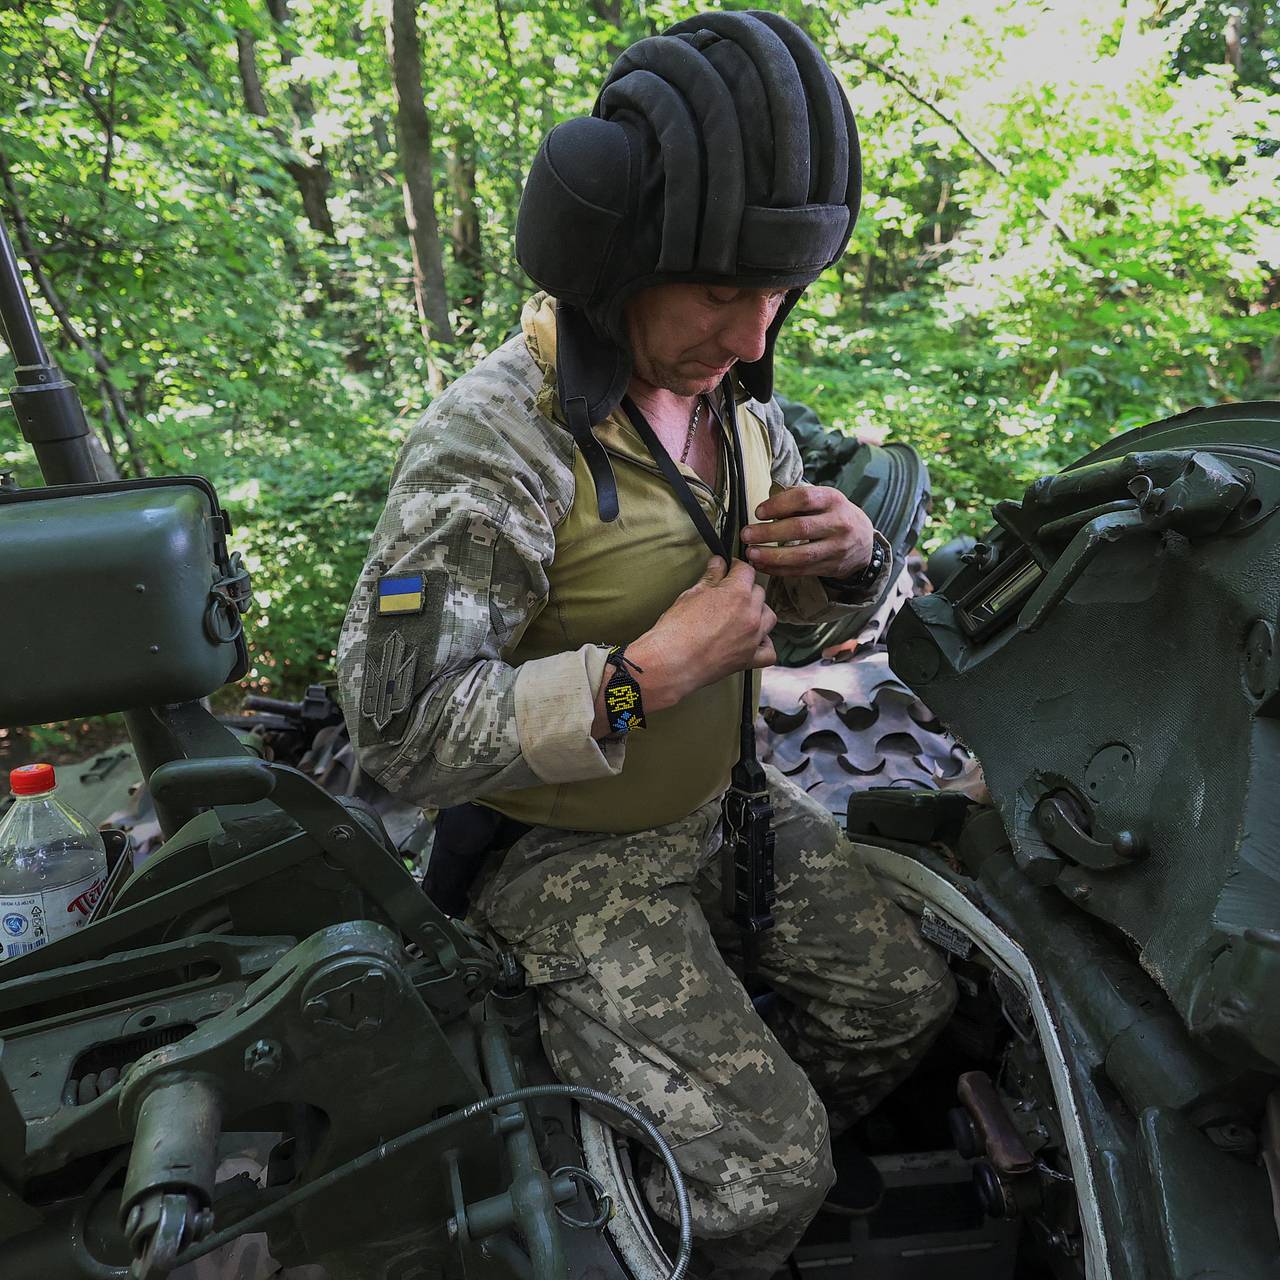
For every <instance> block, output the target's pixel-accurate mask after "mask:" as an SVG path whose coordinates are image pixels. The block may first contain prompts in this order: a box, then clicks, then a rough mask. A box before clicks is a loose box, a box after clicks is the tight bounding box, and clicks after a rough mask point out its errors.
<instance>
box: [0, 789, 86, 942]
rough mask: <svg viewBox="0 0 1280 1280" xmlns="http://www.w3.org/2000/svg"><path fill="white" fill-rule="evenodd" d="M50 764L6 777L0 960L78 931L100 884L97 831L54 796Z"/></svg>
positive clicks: (0, 834) (0, 847)
mask: <svg viewBox="0 0 1280 1280" xmlns="http://www.w3.org/2000/svg"><path fill="white" fill-rule="evenodd" d="M57 785H58V780H57V778H56V776H55V775H54V772H53V765H51V764H28V765H23V766H22V768H20V769H12V770H10V772H9V786H10V788H11V789H12V791H13V795H14V801H13V804H12V806H11V807H10V809H9V812H8V813H6V814H5V815H4V819H3V821H0V960H12V959H14V958H15V957H16V956H22V955H26V954H27V952H28V951H34V950H36V948H37V947H43V946H45V945H46V943H50V942H54V941H55V940H56V939H58V938H61V937H62V936H63V935H64V934H68V933H70V932H71V931H72V930H73V929H78V928H80V926H81V925H82V924H84V922H85V921H86V920H87V919H88V918H89V912H90V911H92V910H93V905H94V903H96V902H97V901H98V899H99V898H100V897H101V896H102V890H103V887H104V886H105V885H106V881H107V850H106V846H105V845H104V844H103V842H102V837H101V836H100V835H99V834H98V831H97V829H96V828H95V827H94V826H93V824H92V823H90V822H89V821H88V819H87V818H83V817H81V815H80V814H78V813H77V812H76V811H75V810H74V809H72V808H71V807H70V806H68V805H65V804H63V803H62V801H61V800H59V799H58V798H57V797H56V796H55V795H54V791H55V790H56V788H57Z"/></svg>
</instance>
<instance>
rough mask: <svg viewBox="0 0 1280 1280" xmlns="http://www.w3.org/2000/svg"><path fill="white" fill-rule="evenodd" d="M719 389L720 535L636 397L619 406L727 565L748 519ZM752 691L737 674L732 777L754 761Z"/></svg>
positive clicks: (746, 675)
mask: <svg viewBox="0 0 1280 1280" xmlns="http://www.w3.org/2000/svg"><path fill="white" fill-rule="evenodd" d="M720 387H721V400H722V412H723V414H724V415H727V417H728V419H729V426H730V438H731V440H732V442H733V448H732V449H731V451H730V452H731V454H732V456H731V458H730V467H729V476H728V480H729V510H728V518H727V519H726V521H725V530H724V534H723V535H721V533H720V532H719V531H718V530H717V529H716V528H715V526H714V525H713V524H712V523H711V521H710V520H708V519H707V513H706V512H705V511H704V510H703V509H702V504H701V503H700V502H699V501H698V499H697V496H696V495H695V494H694V492H693V490H692V489H691V488H690V487H689V482H688V480H686V479H685V477H684V476H683V475H682V474H681V471H680V468H679V467H678V466H676V463H675V461H674V460H673V459H672V457H671V455H670V454H669V453H668V452H667V449H666V446H665V445H664V444H663V443H662V441H661V440H659V439H658V436H657V433H656V432H655V431H654V429H653V428H652V427H651V426H650V425H649V421H648V419H647V418H646V417H645V416H644V414H643V413H642V412H641V410H640V408H639V407H638V406H637V405H636V403H635V401H633V400H632V399H631V397H630V396H626V397H624V399H623V401H622V408H623V411H624V412H625V413H626V415H627V419H628V420H629V421H630V423H631V425H632V427H633V428H634V429H635V432H636V434H637V435H638V436H639V437H640V439H641V441H643V443H644V446H645V448H646V449H648V450H649V453H650V454H651V455H652V457H653V460H654V462H655V463H656V464H657V467H658V470H659V471H661V472H662V475H663V478H664V479H665V480H666V482H667V483H668V484H669V485H670V486H671V488H672V490H673V491H674V493H675V495H676V497H677V498H678V499H679V501H680V505H681V506H682V507H683V508H684V509H685V512H686V514H687V515H688V516H689V519H690V520H692V521H693V525H694V528H695V529H697V531H698V533H699V534H700V535H701V537H702V540H703V542H705V543H706V544H707V548H708V550H709V551H710V552H711V554H712V555H715V556H720V557H722V558H723V560H724V562H725V564H726V566H731V565H732V564H733V559H734V554H735V553H736V552H737V551H738V550H739V549H740V543H739V535H740V534H741V533H742V529H743V526H744V525H745V524H746V523H747V518H748V512H747V477H746V469H745V467H744V465H743V460H742V437H741V434H740V433H739V431H738V413H737V404H736V401H735V400H734V395H733V384H732V383H731V382H730V380H729V379H728V378H725V379H724V381H723V382H722V383H721V384H720ZM751 695H752V685H751V671H750V670H749V669H748V670H747V671H744V672H743V673H742V720H741V725H740V730H739V753H738V764H737V766H736V768H735V770H734V772H735V775H737V774H738V773H740V771H742V770H743V769H744V768H747V767H749V766H752V765H754V764H755V759H756V735H755V706H754V699H753V698H752V696H751Z"/></svg>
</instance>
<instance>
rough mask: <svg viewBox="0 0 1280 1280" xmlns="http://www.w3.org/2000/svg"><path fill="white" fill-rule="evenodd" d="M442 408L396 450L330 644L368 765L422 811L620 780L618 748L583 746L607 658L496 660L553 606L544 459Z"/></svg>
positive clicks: (468, 415) (457, 407)
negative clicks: (380, 507) (381, 505)
mask: <svg viewBox="0 0 1280 1280" xmlns="http://www.w3.org/2000/svg"><path fill="white" fill-rule="evenodd" d="M449 399H450V398H449V397H447V396H446V397H445V398H444V400H443V401H442V402H440V404H439V407H438V408H437V407H433V409H432V410H429V411H428V413H427V415H426V416H425V417H424V419H423V420H422V422H420V423H419V424H418V426H417V427H415V429H414V432H413V434H412V435H411V437H410V440H409V442H408V443H407V444H406V447H405V450H404V451H403V453H402V454H401V459H400V462H399V464H398V466H397V468H396V473H395V475H394V477H393V479H392V485H391V490H390V493H389V495H388V499H387V504H386V507H385V509H384V511H383V514H382V518H381V519H380V521H379V522H378V526H377V529H376V530H375V532H374V535H373V539H372V542H371V544H370V550H369V557H368V560H367V562H366V564H365V567H364V570H363V572H362V573H361V576H360V580H359V583H358V584H357V586H356V589H355V593H354V595H353V596H352V599H351V604H350V607H349V609H348V611H347V616H346V621H345V623H344V625H343V629H342V634H341V638H340V640H339V645H338V677H339V688H340V695H341V701H342V704H343V709H344V712H345V714H346V719H347V725H348V728H349V730H350V733H351V737H352V741H353V743H354V746H355V749H356V753H357V756H358V758H359V760H360V763H361V766H362V767H363V768H364V769H365V770H366V771H367V772H369V773H370V774H371V775H372V776H373V777H374V778H375V779H376V780H377V781H378V782H380V783H381V784H382V785H383V786H385V787H386V788H387V789H388V790H390V791H392V792H395V793H396V794H398V795H401V796H404V797H405V798H406V799H409V800H411V801H413V802H414V803H416V804H419V805H422V806H424V807H426V806H445V805H450V804H457V803H461V802H462V801H465V800H471V799H474V798H476V797H477V796H481V795H486V794H489V793H492V792H496V791H503V790H508V789H510V788H513V787H527V786H535V785H538V784H540V783H559V782H574V781H581V780H587V779H592V778H600V777H606V776H609V775H612V774H616V773H617V772H619V771H620V770H621V768H622V759H623V755H624V751H625V744H624V743H623V742H613V741H606V742H596V740H595V739H594V738H592V736H591V728H592V722H593V720H594V716H595V699H596V694H597V692H598V690H599V687H600V684H601V681H602V680H603V678H604V656H605V651H604V650H603V649H601V648H598V647H597V646H584V647H583V648H582V649H579V650H577V651H574V652H567V653H561V654H554V655H551V656H549V657H545V658H539V659H535V660H532V661H529V662H526V663H523V664H522V665H520V666H519V667H516V666H513V665H511V664H510V663H508V662H506V661H505V660H504V657H503V655H504V654H505V653H509V652H510V651H511V649H512V648H513V647H514V646H515V645H516V644H517V643H518V641H519V639H520V637H521V635H522V634H523V633H524V630H525V628H526V627H527V626H528V624H529V622H530V621H531V620H532V619H533V618H534V617H535V616H536V615H537V613H538V612H539V611H540V610H541V609H542V608H543V607H544V606H545V604H546V600H547V589H548V588H547V572H546V569H547V566H548V565H549V564H550V563H551V559H552V556H553V554H554V549H555V540H554V525H553V518H554V512H553V511H552V510H551V504H550V503H549V501H548V496H547V494H546V492H545V486H544V485H543V484H542V482H541V480H540V478H539V477H540V473H541V474H543V475H545V471H546V463H545V459H543V461H542V466H541V468H540V467H538V466H535V465H531V464H530V460H529V459H528V458H524V457H522V456H520V453H519V448H518V447H517V446H515V445H513V444H512V443H511V442H510V441H509V440H507V439H506V438H505V437H504V436H503V434H502V433H500V432H497V431H495V428H494V425H493V423H492V421H491V420H490V418H488V417H487V418H482V417H481V416H479V414H478V413H476V412H475V411H473V410H471V409H470V408H469V407H468V406H467V405H465V404H458V403H456V402H455V403H452V404H451V403H450V402H449ZM490 417H491V415H490Z"/></svg>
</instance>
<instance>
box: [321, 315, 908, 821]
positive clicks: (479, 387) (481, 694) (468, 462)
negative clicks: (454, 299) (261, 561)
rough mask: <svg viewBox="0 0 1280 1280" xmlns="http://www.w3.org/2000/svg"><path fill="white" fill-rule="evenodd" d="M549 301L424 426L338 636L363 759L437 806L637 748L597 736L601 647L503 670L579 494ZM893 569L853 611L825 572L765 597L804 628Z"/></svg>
mask: <svg viewBox="0 0 1280 1280" xmlns="http://www.w3.org/2000/svg"><path fill="white" fill-rule="evenodd" d="M549 306H550V304H549V301H548V300H546V299H545V298H544V297H543V296H541V295H540V296H538V297H535V298H534V299H532V300H531V302H530V303H529V304H527V305H526V308H525V316H524V328H525V332H524V333H522V334H520V335H517V336H516V337H513V338H512V339H510V340H509V341H508V342H506V343H505V344H504V345H503V346H501V347H500V348H499V349H498V350H497V351H495V352H493V353H492V354H491V355H489V356H487V357H486V358H485V359H484V360H482V361H481V362H480V363H479V364H477V365H476V366H475V368H473V369H472V370H471V371H470V372H468V373H467V374H465V375H463V376H462V377H461V378H459V379H458V380H457V381H456V382H454V383H453V384H452V385H451V386H450V387H449V388H448V389H447V390H446V391H445V392H444V393H443V394H442V395H441V396H439V397H438V398H437V399H436V400H435V401H433V402H432V404H431V405H430V407H429V408H428V409H427V410H426V412H425V413H424V414H423V415H422V417H421V418H420V419H419V420H418V422H417V423H416V424H415V425H414V427H413V429H412V430H411V432H410V434H409V437H408V439H407V440H406V442H405V445H404V447H403V449H402V451H401V454H400V458H399V460H398V462H397V464H396V467H395V470H394V472H393V474H392V478H391V486H390V492H389V495H388V499H387V505H386V507H385V509H384V511H383V513H382V517H381V519H380V520H379V522H378V525H377V528H376V529H375V531H374V534H373V539H372V542H371V544H370V551H369V557H368V560H367V562H366V564H365V567H364V570H363V572H362V573H361V576H360V580H359V582H358V584H357V586H356V589H355V593H354V595H353V596H352V600H351V604H350V607H349V609H348V612H347V617H346V622H345V624H344V626H343V629H342V635H341V638H340V640H339V644H338V675H339V682H340V695H341V700H342V703H343V706H344V709H345V712H346V717H347V724H348V726H349V728H350V731H351V736H352V740H353V743H354V745H355V748H356V751H357V754H358V757H359V759H360V762H361V765H362V767H363V768H365V770H366V771H367V772H369V773H370V774H371V775H372V776H373V777H374V778H376V779H377V780H378V781H379V782H380V783H382V785H384V786H385V787H387V788H388V790H391V791H393V792H396V793H397V794H400V795H402V796H404V797H406V798H407V799H410V800H412V801H414V802H415V803H417V804H420V805H422V806H423V807H429V806H440V807H443V806H445V805H450V804H456V803H460V802H462V801H464V800H469V799H474V798H476V797H477V796H480V795H484V794H488V793H492V792H500V791H504V790H508V789H512V788H523V787H536V786H539V785H541V784H563V783H572V782H577V781H587V780H591V779H597V778H605V777H608V776H611V775H614V774H617V773H619V772H620V771H621V769H622V766H623V761H624V758H625V754H626V744H625V740H621V739H619V740H613V739H605V740H602V741H597V740H596V739H595V738H593V737H592V736H591V728H592V724H593V721H594V716H595V697H596V693H597V691H598V689H599V686H600V683H601V680H602V679H603V675H604V658H605V653H606V649H605V648H604V647H602V646H601V645H597V644H587V645H583V646H581V647H580V648H578V649H576V650H573V651H569V652H563V653H555V654H551V655H549V656H545V657H538V658H535V659H532V660H529V661H526V662H523V663H521V664H519V665H512V664H511V663H509V662H508V661H506V660H505V657H506V656H507V655H509V654H510V653H511V651H512V650H513V649H515V648H516V647H517V646H518V644H519V641H520V639H521V636H522V635H523V634H524V631H525V629H526V628H527V627H528V626H529V624H530V622H531V620H532V619H533V618H534V617H535V616H536V615H537V614H538V612H539V611H540V610H541V609H542V608H543V607H544V606H545V604H546V603H547V598H548V571H549V569H550V567H551V565H552V563H553V561H554V558H555V554H556V531H557V527H558V526H559V525H560V524H561V522H562V521H563V520H564V519H565V517H566V515H567V514H568V513H569V511H570V508H571V507H572V505H573V502H574V496H575V487H576V482H575V465H574V464H575V446H574V444H573V440H572V438H571V437H570V435H569V433H568V431H567V430H566V429H565V427H564V426H563V425H562V423H560V422H558V421H557V420H556V409H555V368H554V359H553V354H554V348H553V346H551V349H550V350H548V346H549V345H550V344H548V343H547V342H546V341H545V338H544V340H543V341H542V342H541V343H540V342H539V332H540V331H541V332H542V333H543V334H545V332H546V315H547V313H548V310H549ZM746 407H747V408H749V409H750V410H751V411H753V412H754V413H755V414H756V415H757V417H759V418H760V419H762V420H763V422H764V423H766V424H767V427H768V434H769V441H770V446H771V450H772V457H773V461H772V474H773V480H774V483H775V484H776V485H778V486H781V487H786V486H790V485H794V484H797V483H800V482H801V481H802V479H803V467H802V463H801V460H800V456H799V453H798V451H797V449H796V446H795V442H794V441H793V440H792V438H791V436H790V434H789V433H788V432H787V430H786V428H785V426H784V424H783V419H782V413H781V411H780V410H779V409H778V407H777V405H776V404H775V403H770V404H768V405H761V404H756V403H755V402H747V405H746ZM591 500H592V501H594V499H593V498H592V499H591ZM397 575H405V576H397ZM890 577H891V569H890V567H889V566H888V565H887V566H886V569H885V571H884V572H883V573H882V574H881V575H880V576H879V578H878V579H877V581H876V582H875V583H873V584H872V585H871V587H870V588H869V589H868V590H867V591H866V592H865V593H864V594H863V595H862V596H861V597H859V598H857V599H855V600H854V601H852V602H851V603H835V602H833V601H832V600H831V599H830V598H829V597H828V595H827V593H826V591H825V590H824V589H823V587H822V585H821V584H820V583H819V582H818V581H817V580H816V579H812V578H804V579H797V578H774V579H771V580H770V581H769V603H770V605H771V607H773V608H774V610H775V611H776V612H777V613H778V615H779V617H780V618H785V619H787V620H788V621H796V622H818V621H829V620H831V619H833V618H835V617H837V616H839V615H840V614H842V613H846V612H848V611H850V610H853V611H856V612H858V613H866V614H870V612H871V611H872V610H873V609H874V607H875V605H876V603H877V602H878V600H879V598H880V596H881V595H882V594H883V592H884V590H885V589H887V586H888V584H889V579H890ZM388 581H389V582H391V583H392V584H393V586H394V587H395V589H397V590H401V589H404V590H406V591H407V592H408V594H404V595H401V596H399V597H397V601H404V602H405V609H404V610H403V611H402V612H401V611H399V610H400V605H399V603H397V605H396V609H397V612H392V613H390V614H387V613H385V612H384V609H385V605H386V601H385V599H384V600H383V601H382V603H381V604H380V595H379V593H380V591H381V592H383V593H384V594H385V592H386V589H387V587H386V584H387V583H388ZM415 588H416V589H417V590H416V592H415V590H414V589H415ZM676 594H678V591H676V592H673V593H672V599H674V597H675V595H676Z"/></svg>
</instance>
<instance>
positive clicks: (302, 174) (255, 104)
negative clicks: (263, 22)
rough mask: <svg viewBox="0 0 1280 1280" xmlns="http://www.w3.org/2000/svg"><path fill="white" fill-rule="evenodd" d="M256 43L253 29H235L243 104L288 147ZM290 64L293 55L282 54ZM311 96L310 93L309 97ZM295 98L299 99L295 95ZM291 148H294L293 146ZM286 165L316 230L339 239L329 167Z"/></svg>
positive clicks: (296, 162) (295, 161)
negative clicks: (271, 102)
mask: <svg viewBox="0 0 1280 1280" xmlns="http://www.w3.org/2000/svg"><path fill="white" fill-rule="evenodd" d="M256 45H257V42H256V41H255V39H254V36H253V33H252V32H251V31H245V30H244V29H241V30H238V31H237V32H236V63H237V65H238V66H239V68H240V85H241V88H242V89H243V90H244V105H245V108H246V110H248V112H249V114H250V115H254V116H257V117H258V119H260V120H263V121H265V122H266V127H267V131H268V132H269V133H270V134H271V136H272V137H273V138H274V139H275V140H276V142H278V143H279V144H280V146H282V147H289V146H290V144H289V139H288V138H287V137H286V135H285V132H284V130H283V129H281V128H280V127H279V126H278V125H275V124H273V123H272V122H271V112H270V110H269V109H268V107H267V99H266V95H265V94H264V93H263V92H262V79H261V77H260V76H259V75H258V56H257V47H256ZM282 57H283V58H284V61H285V63H286V64H287V63H288V62H290V61H291V60H292V55H288V56H285V55H282ZM309 97H310V95H309V94H308V95H307V98H308V99H309ZM295 101H296V98H295ZM290 149H292V148H290ZM285 168H286V169H287V170H288V172H289V176H290V177H291V178H292V179H293V181H294V185H295V186H296V187H297V188H298V194H299V195H300V196H301V197H302V211H303V213H305V214H306V218H307V222H308V223H309V224H310V225H311V229H312V230H313V231H318V232H319V233H320V234H321V235H322V236H324V238H325V239H326V240H328V241H329V242H330V243H336V242H337V238H338V237H337V233H336V232H335V231H334V228H333V218H332V217H331V216H330V214H329V198H328V197H329V170H328V168H326V166H325V164H324V160H323V159H321V160H319V161H317V162H315V163H308V162H304V161H303V160H301V159H297V158H295V159H290V160H286V161H285Z"/></svg>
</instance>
